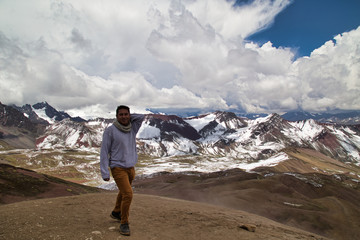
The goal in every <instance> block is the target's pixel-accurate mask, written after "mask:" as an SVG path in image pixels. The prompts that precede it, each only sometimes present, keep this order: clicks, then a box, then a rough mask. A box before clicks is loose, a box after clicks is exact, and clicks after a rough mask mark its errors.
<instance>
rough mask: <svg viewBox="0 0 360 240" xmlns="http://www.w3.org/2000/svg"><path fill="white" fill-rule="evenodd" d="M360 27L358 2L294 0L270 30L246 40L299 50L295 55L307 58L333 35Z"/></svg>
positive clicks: (359, 6)
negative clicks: (268, 42)
mask: <svg viewBox="0 0 360 240" xmlns="http://www.w3.org/2000/svg"><path fill="white" fill-rule="evenodd" d="M359 25H360V1H359V0H294V1H293V3H292V4H290V5H289V6H288V7H287V8H286V9H284V10H283V11H282V12H281V13H279V15H277V16H276V17H275V19H274V24H273V25H272V26H271V27H269V28H267V29H265V30H263V31H260V32H258V33H255V34H254V35H252V36H250V37H249V38H248V40H251V41H257V42H261V43H264V42H267V41H271V42H272V43H273V45H274V46H276V47H280V46H281V47H291V48H294V49H298V56H309V55H310V53H311V52H312V51H313V50H314V49H316V48H319V47H320V46H322V45H323V44H324V43H325V42H326V41H328V40H330V39H332V38H333V37H334V36H336V35H338V34H341V33H343V32H347V31H350V30H352V29H355V28H357V27H358V26H359Z"/></svg>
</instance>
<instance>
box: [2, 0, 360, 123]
mask: <svg viewBox="0 0 360 240" xmlns="http://www.w3.org/2000/svg"><path fill="white" fill-rule="evenodd" d="M251 2H252V3H251V4H250V5H241V6H239V7H234V6H233V2H232V1H225V0H211V1H210V0H208V1H205V0H204V1H196V0H184V1H175V0H174V1H168V0H157V1H148V0H146V1H145V0H133V1H118V0H113V1H110V0H109V1H105V2H101V3H100V2H99V3H98V2H96V1H91V2H89V1H85V0H83V1H68V0H58V1H31V0H28V1H25V2H24V1H19V0H3V1H1V3H0V96H1V99H0V101H2V102H3V103H5V104H6V103H15V104H19V105H21V104H25V103H30V104H32V103H36V102H40V101H47V102H49V103H50V104H51V105H53V106H54V107H57V108H59V109H61V110H69V111H71V112H73V113H77V112H79V113H81V115H82V116H85V115H86V116H87V115H91V114H87V113H86V112H94V114H101V112H103V115H107V114H108V113H109V112H113V111H114V109H115V108H116V106H117V105H119V104H128V105H130V106H136V107H138V108H139V109H145V108H150V107H152V108H153V107H158V108H166V107H170V108H189V107H191V108H204V109H213V110H218V109H228V108H242V109H245V110H247V111H249V112H258V111H260V112H264V111H269V112H276V111H285V110H290V109H295V108H298V107H301V108H303V109H305V110H314V111H316V110H324V109H331V108H343V109H344V108H345V109H359V108H360V101H359V99H360V97H359V96H360V94H359V87H360V86H359V84H360V82H359V81H358V79H359V76H360V73H359V71H360V70H359V69H360V66H359V62H360V61H359V56H360V53H359V49H360V48H359V45H360V28H358V29H356V30H353V31H351V32H348V33H344V34H342V35H338V36H336V37H335V39H334V41H332V40H330V41H328V42H327V43H325V44H324V45H323V46H322V47H320V48H319V49H316V50H314V52H313V53H312V54H311V56H310V57H305V58H300V59H297V60H294V54H293V52H292V50H291V49H289V48H275V47H273V46H272V44H271V42H268V43H265V44H264V45H262V46H259V45H257V44H255V43H249V42H244V40H243V39H244V38H245V37H246V36H248V35H249V34H251V33H254V32H256V31H259V30H260V29H263V28H265V27H267V26H269V25H270V24H272V22H273V21H274V18H275V16H276V15H277V14H278V13H279V12H281V11H282V10H283V9H284V8H285V7H286V6H288V5H289V4H290V2H291V1H290V0H275V1H270V0H255V1H251Z"/></svg>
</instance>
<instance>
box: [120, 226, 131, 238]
mask: <svg viewBox="0 0 360 240" xmlns="http://www.w3.org/2000/svg"><path fill="white" fill-rule="evenodd" d="M120 234H122V235H125V236H130V227H129V224H127V223H124V224H120Z"/></svg>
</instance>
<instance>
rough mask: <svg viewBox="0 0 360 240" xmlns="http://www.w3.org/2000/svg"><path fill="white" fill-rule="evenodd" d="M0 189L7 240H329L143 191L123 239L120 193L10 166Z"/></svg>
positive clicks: (3, 170) (0, 171)
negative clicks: (117, 207)
mask: <svg viewBox="0 0 360 240" xmlns="http://www.w3.org/2000/svg"><path fill="white" fill-rule="evenodd" d="M0 190H1V198H0V199H1V204H2V205H0V213H1V218H0V239H4V240H5V239H6V240H12V239H123V238H127V239H139V240H146V239H166V240H171V239H173V240H180V239H181V240H182V239H189V240H192V239H196V240H199V239H206V240H211V239H214V240H215V239H286V240H288V239H326V238H324V237H320V236H317V235H316V234H312V233H309V232H305V231H302V230H299V229H296V228H292V227H289V226H285V225H282V224H279V223H277V222H274V221H271V220H269V219H266V218H264V217H260V216H256V215H253V214H249V213H246V212H243V211H240V210H234V209H230V208H223V207H216V206H214V205H207V204H204V203H196V202H189V201H184V200H178V199H170V198H164V197H159V196H151V195H143V194H138V193H136V194H135V196H134V201H133V205H132V209H131V231H132V236H130V237H124V236H121V235H120V234H119V231H118V229H119V222H117V221H115V220H113V219H112V218H110V217H109V213H110V212H111V210H112V208H113V204H114V201H115V198H116V194H117V193H115V192H110V191H105V190H99V189H96V188H91V187H86V186H82V185H79V184H75V183H70V182H67V181H64V180H61V179H57V178H54V177H49V176H47V175H43V174H38V173H36V172H33V171H29V170H26V169H23V168H15V167H13V166H11V165H8V164H0ZM94 192H95V193H94ZM29 199H33V200H29ZM6 203H8V204H6ZM249 230H252V231H249Z"/></svg>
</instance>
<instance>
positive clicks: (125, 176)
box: [111, 168, 135, 224]
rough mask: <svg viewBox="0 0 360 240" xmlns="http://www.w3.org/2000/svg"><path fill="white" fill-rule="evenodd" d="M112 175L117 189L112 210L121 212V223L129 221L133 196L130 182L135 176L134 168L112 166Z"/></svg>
mask: <svg viewBox="0 0 360 240" xmlns="http://www.w3.org/2000/svg"><path fill="white" fill-rule="evenodd" d="M111 172H112V175H113V177H114V180H115V182H116V185H117V187H118V189H119V193H118V196H117V199H116V204H115V208H114V210H113V211H114V212H121V224H128V223H129V211H130V205H131V201H132V198H133V191H132V188H131V183H132V181H133V179H134V178H135V169H134V168H129V169H124V168H113V169H111Z"/></svg>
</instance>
